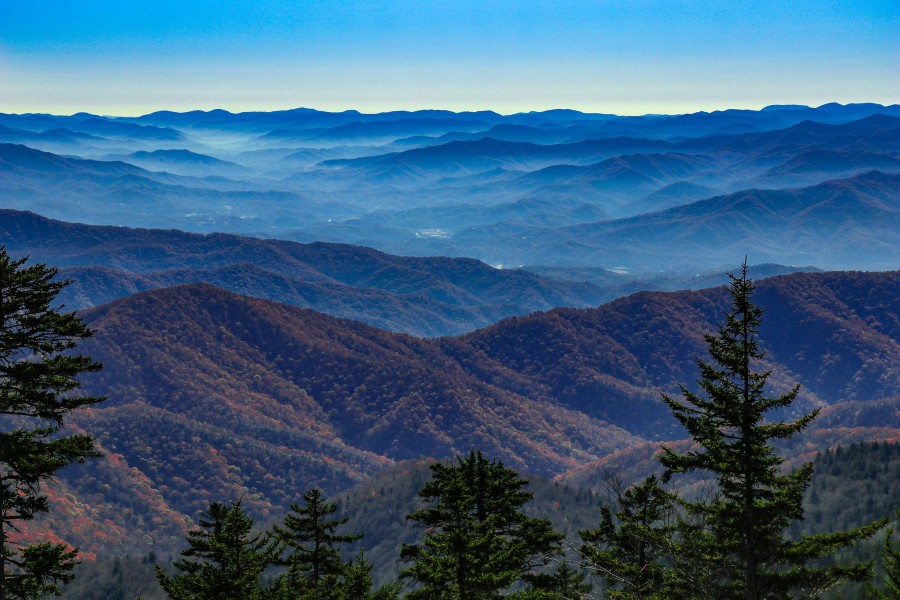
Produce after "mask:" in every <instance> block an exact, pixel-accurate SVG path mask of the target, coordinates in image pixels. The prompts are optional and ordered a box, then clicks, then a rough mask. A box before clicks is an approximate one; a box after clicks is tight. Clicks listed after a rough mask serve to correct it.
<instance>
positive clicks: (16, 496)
mask: <svg viewBox="0 0 900 600" xmlns="http://www.w3.org/2000/svg"><path fill="white" fill-rule="evenodd" d="M55 276H56V270H55V269H53V268H50V267H47V266H46V265H43V264H36V265H32V266H26V259H20V260H12V259H11V258H10V256H9V255H8V254H7V253H6V250H5V248H2V247H0V415H4V416H6V417H7V418H6V419H4V421H3V424H4V428H3V430H2V431H0V573H2V577H0V599H5V598H7V597H13V598H38V597H43V596H45V595H48V594H58V593H59V586H58V584H59V583H64V582H66V581H69V580H70V579H71V578H72V569H73V568H74V566H75V565H76V564H77V560H76V552H75V551H74V550H71V549H70V548H67V547H66V546H65V545H63V544H50V543H43V544H37V545H33V546H28V545H27V543H26V542H24V541H23V540H21V539H19V537H18V536H17V535H16V533H15V532H16V531H17V527H16V525H15V524H16V523H17V522H18V521H21V520H26V521H27V520H31V519H33V518H34V517H35V516H36V515H38V514H40V513H45V512H47V511H48V510H49V504H48V501H47V498H46V497H45V496H43V495H42V494H41V491H40V485H41V483H43V482H45V481H47V480H48V479H50V478H52V477H53V476H54V475H55V474H56V473H57V472H58V471H59V470H60V469H62V468H63V467H65V466H66V465H69V464H72V463H79V462H83V461H84V460H85V459H87V458H90V457H95V456H99V454H98V453H97V452H96V450H95V449H94V443H93V439H92V438H91V437H90V436H88V435H69V436H62V435H59V434H58V432H59V430H60V428H61V427H62V425H63V421H64V419H65V418H66V417H67V416H68V415H69V413H71V412H72V411H74V410H76V409H79V408H84V407H87V406H91V405H92V404H96V403H97V402H100V401H101V400H103V398H101V397H98V396H85V395H77V394H76V393H75V390H77V389H78V387H79V386H80V382H79V380H78V376H79V375H81V374H82V373H86V372H91V371H97V370H99V369H100V365H99V364H98V363H95V362H94V361H93V360H91V358H90V357H88V356H83V355H76V354H73V353H72V350H73V349H74V348H75V346H76V345H77V344H78V343H79V342H80V341H81V340H83V339H85V338H87V337H89V336H90V335H91V331H90V330H89V329H87V327H85V325H84V323H82V322H81V320H80V319H78V318H77V317H76V316H75V315H74V314H73V313H63V312H61V311H60V310H59V309H57V308H54V307H53V304H54V301H55V299H56V296H57V295H58V294H59V292H60V290H61V289H62V288H63V287H65V286H66V284H67V282H65V281H53V278H54V277H55Z"/></svg>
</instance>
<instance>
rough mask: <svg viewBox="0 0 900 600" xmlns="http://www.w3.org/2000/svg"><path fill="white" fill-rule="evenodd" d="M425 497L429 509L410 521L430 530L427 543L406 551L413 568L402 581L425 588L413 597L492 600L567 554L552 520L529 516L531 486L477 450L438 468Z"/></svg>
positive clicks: (429, 599) (425, 541)
mask: <svg viewBox="0 0 900 600" xmlns="http://www.w3.org/2000/svg"><path fill="white" fill-rule="evenodd" d="M431 471H432V478H431V480H430V481H429V482H428V483H426V484H425V486H424V487H423V488H422V490H421V491H420V492H419V496H420V497H421V498H422V499H423V500H424V501H425V502H426V504H427V506H426V507H425V508H423V509H421V510H417V511H415V512H413V513H412V514H410V515H409V516H408V518H409V519H410V520H413V521H415V522H417V523H418V524H420V525H421V526H423V527H426V528H427V529H426V531H425V534H424V539H423V540H422V543H421V544H414V545H405V546H404V547H403V550H402V552H401V556H402V557H403V559H405V560H407V561H411V562H412V565H411V566H409V567H408V568H406V569H404V570H403V571H402V572H401V576H402V577H404V578H407V579H411V580H413V581H415V582H417V583H418V587H417V589H416V590H415V591H414V592H412V593H411V594H409V596H408V597H409V598H410V599H412V600H416V599H428V600H483V599H484V600H486V599H489V598H498V597H501V596H502V591H503V590H505V589H507V588H509V587H510V586H511V585H512V584H513V583H515V582H516V581H518V580H520V579H521V578H522V576H523V575H524V574H525V573H527V572H528V571H530V570H531V569H532V568H534V567H536V566H539V565H541V564H545V563H546V562H547V560H548V558H549V557H550V556H551V555H553V554H558V553H559V551H560V550H559V542H560V540H561V539H562V536H561V535H560V534H558V533H556V532H554V531H553V529H552V526H551V524H550V521H548V520H545V519H535V518H530V517H527V516H526V515H525V514H524V513H523V512H522V510H521V509H522V506H523V505H524V504H525V503H526V502H528V501H529V500H531V498H532V494H531V493H530V492H526V491H524V490H523V488H524V487H525V486H526V485H527V483H528V482H527V481H525V480H523V479H521V478H520V477H519V476H518V474H517V473H516V472H515V471H513V470H511V469H508V468H506V467H504V466H503V463H501V462H499V461H498V462H492V461H489V460H487V459H485V458H484V456H482V454H481V452H475V451H471V452H470V453H469V455H468V456H467V457H463V456H459V457H457V460H456V464H449V465H446V464H441V463H435V464H434V465H432V466H431Z"/></svg>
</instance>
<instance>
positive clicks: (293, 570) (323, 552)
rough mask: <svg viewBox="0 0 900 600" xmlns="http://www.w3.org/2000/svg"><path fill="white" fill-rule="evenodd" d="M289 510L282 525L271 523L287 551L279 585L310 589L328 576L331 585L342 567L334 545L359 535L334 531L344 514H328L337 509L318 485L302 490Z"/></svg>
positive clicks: (317, 585)
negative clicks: (299, 499) (284, 572)
mask: <svg viewBox="0 0 900 600" xmlns="http://www.w3.org/2000/svg"><path fill="white" fill-rule="evenodd" d="M291 511H292V512H291V513H289V514H288V515H287V516H286V517H285V519H284V527H283V528H282V527H275V534H276V535H277V536H278V537H279V538H280V539H281V540H282V542H283V543H284V545H285V547H286V548H287V550H288V551H289V555H288V557H287V559H286V560H285V561H283V564H285V565H286V566H287V567H288V571H287V581H282V582H280V585H281V586H287V587H288V588H289V589H293V590H296V591H302V590H312V589H315V588H317V587H319V585H320V583H321V582H322V581H323V580H326V579H328V580H330V581H331V582H332V583H331V585H329V587H333V586H334V583H333V582H334V581H336V578H337V577H338V576H339V575H341V574H342V573H343V571H344V563H343V561H342V560H341V555H340V553H339V552H338V550H337V548H336V546H337V545H339V544H349V543H351V542H353V541H356V540H358V539H360V538H361V537H362V535H360V534H355V535H339V534H337V533H336V531H337V528H338V527H340V526H341V525H343V524H344V523H346V522H347V520H348V517H344V518H341V519H332V518H330V517H332V515H334V514H335V512H337V505H336V504H329V503H328V502H326V501H325V499H324V498H323V497H322V493H321V492H320V491H319V490H318V489H315V488H313V489H311V490H309V491H308V492H306V493H305V494H303V504H302V505H300V504H291Z"/></svg>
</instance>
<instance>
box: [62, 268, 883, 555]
mask: <svg viewBox="0 0 900 600" xmlns="http://www.w3.org/2000/svg"><path fill="white" fill-rule="evenodd" d="M756 299H757V301H758V303H759V304H760V305H761V306H762V307H763V308H764V309H765V310H766V314H765V317H764V321H763V323H764V327H763V329H762V330H761V341H762V343H763V347H764V348H765V349H766V350H767V351H768V355H767V359H766V361H765V363H764V364H761V365H760V367H761V368H771V369H772V370H773V374H772V377H771V379H770V384H771V386H772V387H771V389H772V390H773V391H778V390H786V389H788V388H789V387H790V386H791V385H793V384H794V383H795V382H799V383H800V384H801V385H802V391H801V395H800V398H799V400H798V402H797V405H796V407H795V410H803V411H805V410H809V409H810V408H812V407H817V406H824V407H833V408H827V409H826V410H825V411H824V413H823V417H822V424H821V426H820V427H817V428H816V429H815V430H814V431H812V432H811V434H810V435H809V436H808V437H806V438H804V439H803V440H802V441H801V443H800V444H798V445H797V447H795V448H789V450H790V451H791V452H792V453H796V452H799V453H806V452H809V451H811V450H814V449H816V448H823V447H831V446H834V445H837V444H840V443H844V442H847V441H864V440H867V439H896V438H897V437H898V436H900V425H898V423H897V421H896V419H893V420H891V419H892V417H890V415H891V414H892V413H891V411H892V410H894V411H895V408H893V409H892V408H891V407H892V406H894V405H892V404H891V403H892V402H894V403H895V402H896V397H897V390H898V389H900V379H898V378H900V375H898V374H900V363H898V361H900V321H898V320H897V316H896V306H897V305H898V301H900V272H896V271H894V272H887V273H805V274H794V275H787V276H782V277H774V278H770V279H766V280H762V281H760V282H759V288H758V291H757V295H756ZM726 304H727V294H726V291H725V290H724V289H723V288H712V289H708V290H700V291H695V292H677V293H641V294H636V295H633V296H630V297H628V298H623V299H620V300H617V301H615V302H612V303H609V304H606V305H604V306H602V307H600V308H597V309H555V310H552V311H549V312H546V313H536V314H533V315H529V316H527V317H515V318H511V319H507V320H504V321H501V322H499V323H497V324H496V325H493V326H491V327H489V328H486V329H483V330H479V331H476V332H473V333H471V334H468V335H465V336H460V337H455V338H441V339H438V340H423V339H419V338H414V337H410V336H407V335H401V334H391V333H387V332H384V331H381V330H378V329H375V328H372V327H369V326H366V325H362V324H360V323H357V322H352V321H345V320H340V319H335V318H332V317H328V316H325V315H322V314H321V313H315V312H313V311H310V310H306V309H301V308H296V307H290V306H286V305H282V304H276V303H272V302H267V301H263V300H257V299H250V298H246V297H242V296H237V295H235V294H232V293H229V292H225V291H223V290H220V289H217V288H214V287H212V286H209V285H205V284H197V285H189V286H177V287H172V288H165V289H159V290H153V291H150V292H145V293H141V294H137V295H134V296H130V297H128V298H124V299H121V300H117V301H114V302H112V303H109V304H105V305H103V306H101V307H97V308H95V309H91V310H90V311H87V312H86V313H85V317H86V319H87V320H88V322H89V324H90V326H91V327H92V328H94V329H95V330H96V334H95V336H94V337H93V338H91V339H90V340H89V341H87V342H86V343H85V344H83V346H82V350H84V351H85V352H87V353H88V354H90V355H91V356H93V357H94V358H95V359H98V360H100V361H102V362H103V363H104V367H105V368H104V371H103V372H101V373H100V374H97V375H95V376H91V377H90V378H89V379H87V380H86V385H87V387H88V389H90V390H91V391H93V392H98V393H104V394H109V395H110V400H108V401H107V402H105V403H104V404H101V405H99V406H98V407H96V408H94V409H92V410H90V411H85V412H84V413H81V414H79V415H78V416H77V417H75V418H73V419H72V425H73V427H75V428H76V429H78V430H81V431H87V432H93V433H95V434H96V435H97V439H98V442H99V443H100V445H101V448H102V449H103V451H104V452H105V453H106V454H107V455H108V456H109V457H110V458H109V459H108V460H104V461H97V462H95V463H92V464H89V465H86V466H83V467H73V468H72V471H71V473H70V474H69V475H67V476H65V477H63V478H62V479H61V481H62V487H61V488H59V490H57V491H56V492H54V494H55V496H54V497H55V498H56V497H59V498H61V500H60V501H61V502H63V504H64V505H65V506H73V507H77V510H76V509H73V510H72V511H70V512H66V511H63V512H62V513H54V514H55V516H54V517H53V518H54V519H55V520H54V521H52V522H53V523H54V524H55V525H54V526H55V527H56V528H57V529H56V530H57V531H65V532H71V533H70V534H69V533H67V535H69V536H70V537H71V541H72V542H75V543H78V544H80V545H82V546H84V547H85V548H86V550H88V551H91V552H99V551H102V547H106V548H110V547H120V548H121V547H123V545H127V544H132V547H133V548H136V549H137V547H138V546H141V544H140V543H138V544H137V545H134V540H141V539H145V538H141V537H140V536H137V535H135V532H136V530H137V529H139V526H140V527H142V528H143V531H142V534H141V535H146V536H148V538H146V539H149V540H157V541H158V543H163V542H164V541H165V540H171V539H173V536H174V535H175V534H174V533H173V532H175V531H177V530H178V529H179V528H181V527H183V526H184V523H185V522H186V520H185V519H190V518H193V517H194V516H195V515H196V514H197V511H198V510H201V509H202V508H205V505H206V504H207V503H208V502H209V501H210V500H213V499H222V498H234V497H243V498H244V502H245V505H246V506H247V507H248V508H249V509H250V510H251V512H252V513H253V514H254V515H256V517H257V518H268V517H269V516H271V515H273V514H278V513H279V511H283V510H284V508H285V507H286V505H287V504H288V503H289V502H290V501H293V500H294V499H296V498H297V497H298V496H297V494H299V493H302V492H303V491H304V490H305V489H308V488H309V487H312V486H313V485H315V486H318V487H321V488H322V489H324V490H325V491H326V492H328V493H332V494H333V493H338V492H340V491H342V490H346V489H348V488H349V487H350V486H351V485H352V484H353V483H354V482H357V481H360V480H361V479H363V478H366V477H368V476H371V475H372V474H374V473H376V472H378V471H380V470H382V469H384V468H387V467H388V466H389V465H390V464H392V463H393V462H395V461H397V460H403V459H410V458H418V457H432V458H441V457H445V456H448V455H453V454H454V453H457V452H465V451H467V450H468V449H469V448H472V447H477V448H481V449H483V450H484V451H485V452H486V453H487V454H488V455H490V456H492V457H495V458H499V459H501V460H503V461H504V462H505V463H506V464H507V465H509V466H511V467H513V468H515V469H516V470H518V471H520V472H523V473H530V474H537V475H544V476H555V475H563V474H569V473H577V472H580V471H579V469H588V471H586V472H585V473H586V474H587V476H588V477H589V474H590V473H591V472H592V471H591V470H590V469H591V467H590V465H601V464H616V460H619V464H639V462H640V461H638V460H636V458H637V457H638V456H639V455H640V453H641V452H643V453H644V454H643V455H642V456H644V458H643V459H642V460H644V461H645V462H646V461H648V460H649V459H650V458H651V457H652V452H653V449H654V448H655V445H654V443H655V442H658V441H666V440H678V439H680V438H681V437H682V436H683V433H682V432H681V431H680V430H679V429H678V427H676V425H675V423H674V422H673V421H672V419H671V417H670V416H669V414H668V413H667V411H666V409H665V408H664V407H663V405H662V402H661V401H660V399H659V392H660V391H667V392H672V393H677V386H678V385H679V384H681V383H684V384H686V385H689V386H690V385H692V381H694V380H695V379H696V375H697V372H696V365H695V364H694V362H693V357H694V356H696V355H701V354H703V352H704V343H703V340H702V337H701V333H702V332H704V331H709V330H711V329H712V328H713V327H714V325H715V323H716V322H718V320H719V319H720V315H721V313H722V312H723V311H724V309H725V308H726ZM848 402H853V403H854V406H856V407H857V409H856V410H854V409H851V408H850V405H849V404H848ZM862 409H864V410H863V413H860V410H862ZM885 411H887V412H885ZM792 414H793V413H791V414H788V415H784V416H786V417H790V416H791V415H792ZM885 414H886V415H888V418H887V420H885V418H884V417H883V416H882V417H878V415H885ZM866 415H868V416H866ZM648 444H649V445H648ZM642 448H643V450H641V449H642ZM635 453H638V454H635ZM615 457H621V458H620V459H616V458H615ZM610 461H612V462H610ZM622 461H624V463H623V462H622ZM593 472H596V471H593ZM566 477H568V475H566ZM125 506H127V507H130V509H129V511H123V510H122V507H125ZM107 521H108V522H109V523H107V524H106V525H103V524H104V523H106V522H107ZM87 523H90V525H88V524H87ZM97 528H102V530H103V531H106V532H107V533H106V534H105V535H103V536H99V537H98V538H97V539H96V540H95V539H94V538H93V537H92V536H93V535H94V534H95V533H96V531H97ZM97 540H100V541H97ZM104 545H105V546H104ZM141 552H146V547H144V550H141Z"/></svg>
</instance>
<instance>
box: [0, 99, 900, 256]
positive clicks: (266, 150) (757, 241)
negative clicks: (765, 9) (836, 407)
mask: <svg viewBox="0 0 900 600" xmlns="http://www.w3.org/2000/svg"><path fill="white" fill-rule="evenodd" d="M0 127H2V129H0V202H2V203H3V205H4V206H5V207H7V208H15V209H19V210H31V211H35V212H38V213H40V214H42V215H45V216H48V217H51V218H56V219H63V220H68V221H78V222H83V223H89V224H96V225H119V226H130V227H155V228H177V229H181V230H186V231H193V232H201V233H208V232H224V233H237V234H241V235H250V236H255V237H263V238H278V239H286V240H293V241H299V242H316V241H328V242H335V243H350V244H356V245H362V246H367V247H371V248H376V249H379V250H382V251H385V252H389V253H392V254H400V255H405V256H435V255H443V256H455V257H469V258H476V259H479V260H481V261H483V262H486V263H488V264H492V265H506V266H510V265H511V266H519V265H525V266H529V267H541V266H554V267H559V266H565V267H578V268H581V267H594V268H607V269H611V268H618V267H624V268H627V269H628V270H629V272H631V273H633V274H648V273H658V272H660V271H667V272H670V273H676V274H685V273H689V272H693V273H695V272H696V271H697V270H698V268H699V267H700V266H701V265H704V266H706V267H707V269H718V268H721V267H722V266H723V265H728V264H734V263H735V262H738V261H740V258H741V257H742V256H743V255H744V254H749V255H751V256H755V257H756V259H757V260H758V261H760V262H772V263H777V264H795V265H809V266H814V267H818V268H822V269H826V270H827V269H846V268H856V269H884V268H893V267H894V266H895V265H896V264H897V258H898V256H897V252H896V248H897V240H896V237H895V235H894V234H893V231H895V230H896V223H897V210H896V190H897V185H896V176H897V174H898V173H900V107H898V106H896V105H892V106H881V105H876V104H857V105H836V104H827V105H823V106H820V107H817V108H810V107H795V106H773V107H767V108H765V109H763V110H760V111H749V110H727V111H719V112H713V113H695V114H687V115H672V116H665V115H646V116H642V117H621V116H616V115H605V114H586V113H579V112H577V111H566V110H557V111H545V112H540V113H522V114H516V115H499V114H497V113H493V112H490V111H483V112H475V113H465V112H464V113H453V112H449V111H416V112H404V111H396V112H386V113H379V114H372V115H366V114H362V113H358V112H355V111H348V112H342V113H327V112H321V111H315V110H311V109H296V110H291V111H276V112H272V113H239V114H233V113H229V112H227V111H210V112H201V111H195V112H190V113H171V112H161V113H153V114H150V115H144V116H140V117H133V118H111V117H100V116H96V115H88V114H77V115H72V116H54V115H8V114H6V115H0ZM4 142H5V143H4ZM836 187H840V188H844V189H845V190H846V191H845V192H840V194H841V198H838V199H836V198H835V194H839V192H838V191H836V189H835V188H836ZM857 211H861V212H862V213H865V214H864V216H863V221H864V222H860V221H859V220H857V214H856V213H857ZM760 216H762V217H763V218H762V220H761V221H760V224H759V226H749V227H748V224H747V221H748V220H753V219H757V218H758V217H760ZM872 222H876V223H879V224H880V226H879V227H874V228H873V227H869V225H870V223H872ZM763 223H764V224H763ZM723 239H728V240H733V243H732V244H731V246H726V247H721V246H720V244H719V242H720V241H721V240H723ZM638 246H640V247H639V248H638ZM823 248H825V249H827V251H825V252H823V251H821V250H822V249H823ZM713 249H715V255H717V256H719V257H721V258H720V259H719V261H718V262H717V263H716V264H714V265H710V264H709V262H708V261H709V257H710V254H711V251H712V250H713Z"/></svg>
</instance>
